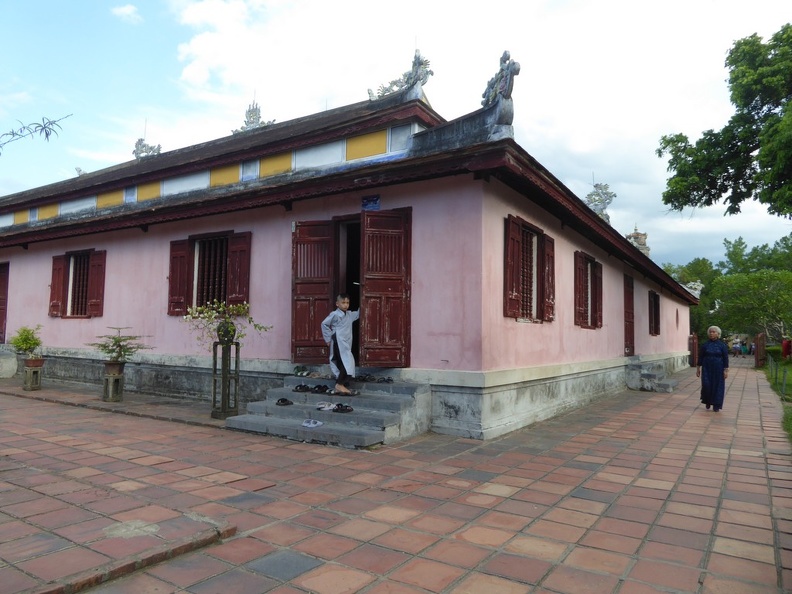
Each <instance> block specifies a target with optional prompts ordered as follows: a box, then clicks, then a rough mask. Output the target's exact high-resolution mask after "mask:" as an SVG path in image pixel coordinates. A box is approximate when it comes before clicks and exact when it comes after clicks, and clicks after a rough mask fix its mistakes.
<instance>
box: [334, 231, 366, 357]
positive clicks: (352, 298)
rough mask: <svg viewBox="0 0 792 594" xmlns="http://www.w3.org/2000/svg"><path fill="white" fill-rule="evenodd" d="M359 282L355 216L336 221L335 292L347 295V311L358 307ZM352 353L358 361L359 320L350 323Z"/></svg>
mask: <svg viewBox="0 0 792 594" xmlns="http://www.w3.org/2000/svg"><path fill="white" fill-rule="evenodd" d="M360 283H361V279H360V218H359V217H356V218H355V219H349V220H342V221H339V222H338V280H337V281H336V284H335V286H336V290H335V293H336V295H338V293H346V294H347V295H349V311H356V310H359V309H360V298H361V295H360V286H361V285H360ZM333 303H335V297H334V298H333ZM352 354H353V355H354V356H355V361H360V322H358V323H357V324H352Z"/></svg>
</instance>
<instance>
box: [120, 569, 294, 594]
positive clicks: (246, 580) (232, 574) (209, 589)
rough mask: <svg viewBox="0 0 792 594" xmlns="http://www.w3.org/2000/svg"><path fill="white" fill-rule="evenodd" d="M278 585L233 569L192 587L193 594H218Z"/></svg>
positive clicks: (131, 593) (263, 590)
mask: <svg viewBox="0 0 792 594" xmlns="http://www.w3.org/2000/svg"><path fill="white" fill-rule="evenodd" d="M277 585H278V582H277V581H276V580H273V579H272V578H269V577H267V576H264V575H260V574H257V573H254V572H252V571H247V570H244V569H241V568H236V569H232V570H231V571H227V572H225V573H221V574H220V575H217V576H214V577H211V578H209V579H207V580H204V581H202V582H199V583H197V584H195V585H193V586H190V590H189V592H190V593H191V594H218V593H220V592H269V591H270V590H272V589H273V588H274V587H275V586H277ZM143 592H146V593H147V594H148V592H157V593H158V594H159V591H156V590H155V591H152V590H149V591H146V590H137V591H130V594H139V593H143Z"/></svg>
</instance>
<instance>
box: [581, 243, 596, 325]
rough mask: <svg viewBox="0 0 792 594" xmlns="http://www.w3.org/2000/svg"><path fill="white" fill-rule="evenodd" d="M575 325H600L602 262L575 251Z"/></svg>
mask: <svg viewBox="0 0 792 594" xmlns="http://www.w3.org/2000/svg"><path fill="white" fill-rule="evenodd" d="M575 325H576V326H580V327H581V328H601V327H602V264H600V263H599V262H597V261H596V260H595V259H594V258H593V257H591V256H589V255H588V254H586V253H585V252H575Z"/></svg>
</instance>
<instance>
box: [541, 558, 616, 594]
mask: <svg viewBox="0 0 792 594" xmlns="http://www.w3.org/2000/svg"><path fill="white" fill-rule="evenodd" d="M618 583H619V579H618V578H617V577H616V576H612V575H606V574H599V573H592V572H589V571H583V570H580V569H577V568H574V567H569V566H565V565H559V566H556V567H554V568H553V569H552V570H551V571H550V573H549V575H548V576H547V577H546V578H545V579H544V580H543V581H542V585H543V586H545V587H546V588H549V589H550V590H552V591H553V592H561V593H563V594H580V593H581V592H586V594H611V593H612V592H614V591H615V590H616V585H617V584H618Z"/></svg>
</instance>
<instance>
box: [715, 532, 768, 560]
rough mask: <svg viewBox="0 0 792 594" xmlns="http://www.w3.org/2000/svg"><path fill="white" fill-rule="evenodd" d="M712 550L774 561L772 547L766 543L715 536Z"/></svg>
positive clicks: (724, 553)
mask: <svg viewBox="0 0 792 594" xmlns="http://www.w3.org/2000/svg"><path fill="white" fill-rule="evenodd" d="M712 550H713V551H714V552H716V553H721V554H723V555H729V556H731V557H737V558H740V559H751V560H753V561H759V562H760V563H768V564H773V563H775V552H774V550H773V547H772V546H768V545H762V544H757V543H752V542H746V541H741V540H735V539H733V538H723V537H716V538H715V541H714V543H713V545H712Z"/></svg>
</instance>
